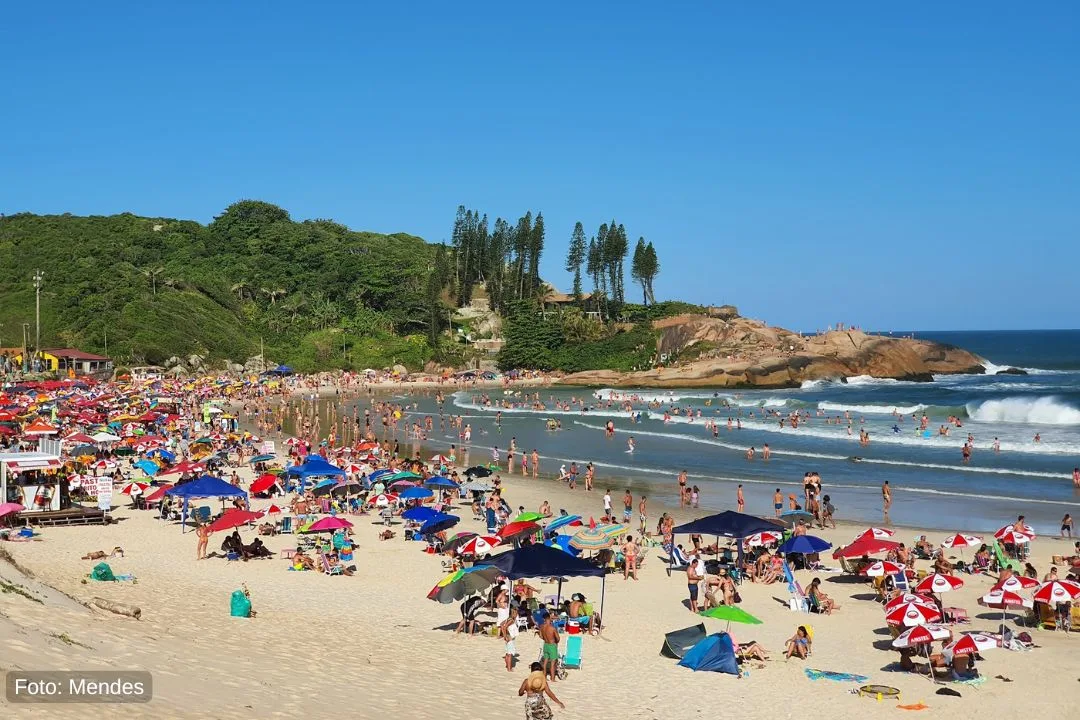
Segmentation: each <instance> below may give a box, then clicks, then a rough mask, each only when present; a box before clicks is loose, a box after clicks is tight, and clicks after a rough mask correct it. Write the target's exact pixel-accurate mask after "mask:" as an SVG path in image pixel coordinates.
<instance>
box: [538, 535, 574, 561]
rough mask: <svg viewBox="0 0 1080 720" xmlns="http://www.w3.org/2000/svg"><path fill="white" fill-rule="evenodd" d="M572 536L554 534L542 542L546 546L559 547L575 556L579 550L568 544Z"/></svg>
mask: <svg viewBox="0 0 1080 720" xmlns="http://www.w3.org/2000/svg"><path fill="white" fill-rule="evenodd" d="M570 540H572V538H571V537H570V536H569V535H556V536H554V537H551V538H548V540H547V542H545V543H544V544H545V545H547V546H548V547H553V548H559V549H560V550H562V551H563V552H565V553H567V554H569V555H573V556H575V557H577V556H578V555H580V554H581V551H580V550H578V549H577V548H575V547H573V546H571V545H570Z"/></svg>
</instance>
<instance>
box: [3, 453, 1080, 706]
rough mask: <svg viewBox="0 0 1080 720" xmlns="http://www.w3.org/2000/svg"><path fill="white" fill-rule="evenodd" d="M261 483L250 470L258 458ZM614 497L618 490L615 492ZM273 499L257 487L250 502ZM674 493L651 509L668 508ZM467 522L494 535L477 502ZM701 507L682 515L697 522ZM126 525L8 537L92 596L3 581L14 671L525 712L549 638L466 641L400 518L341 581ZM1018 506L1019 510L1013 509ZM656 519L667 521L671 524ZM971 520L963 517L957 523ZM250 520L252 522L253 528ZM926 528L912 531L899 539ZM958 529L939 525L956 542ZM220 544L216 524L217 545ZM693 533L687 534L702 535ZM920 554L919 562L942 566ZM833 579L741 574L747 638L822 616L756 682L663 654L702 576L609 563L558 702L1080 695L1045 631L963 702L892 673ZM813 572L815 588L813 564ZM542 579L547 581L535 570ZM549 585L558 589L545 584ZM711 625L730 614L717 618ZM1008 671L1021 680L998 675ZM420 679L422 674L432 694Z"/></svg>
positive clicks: (509, 491) (524, 493) (921, 680)
mask: <svg viewBox="0 0 1080 720" xmlns="http://www.w3.org/2000/svg"><path fill="white" fill-rule="evenodd" d="M242 472H243V473H244V476H245V479H250V477H251V474H250V472H249V471H247V470H246V469H245V470H243V471H242ZM505 488H506V490H505V495H506V497H507V499H508V501H509V502H510V504H511V505H512V506H513V507H515V508H516V507H517V506H519V505H523V506H525V507H526V508H527V509H530V510H533V509H536V508H537V507H538V506H539V504H540V503H541V502H542V501H543V500H545V499H547V500H549V501H550V502H551V503H552V505H553V507H555V508H560V507H564V508H566V509H567V510H569V511H571V512H575V513H579V514H583V515H585V516H586V517H587V516H588V515H590V514H594V515H596V516H599V515H600V514H601V512H602V495H603V487H598V488H597V490H596V491H594V492H592V493H586V492H584V491H583V490H581V489H578V490H575V491H570V490H568V489H567V488H566V487H565V486H564V485H563V484H561V483H557V482H553V481H551V480H536V481H533V480H523V479H521V478H520V477H515V478H511V479H508V480H506V481H505ZM612 495H613V499H614V501H615V505H616V506H618V505H619V503H620V501H621V489H620V488H612ZM267 504H269V503H268V502H267V501H255V502H254V503H253V506H254V507H255V508H256V509H258V508H259V507H262V506H265V505H267ZM659 512H661V508H659V507H655V508H652V509H651V511H650V515H651V516H652V517H653V518H655V517H657V516H658V515H659ZM461 514H462V517H463V520H462V522H461V524H460V525H459V526H458V527H459V529H471V530H482V528H480V527H479V526H478V523H476V522H474V521H473V520H472V519H471V513H470V512H468V510H467V509H466V510H465V511H464V512H463V513H461ZM700 514H702V513H700V512H698V511H687V510H684V511H682V512H681V513H680V512H676V515H677V517H678V518H679V519H680V520H682V519H688V518H690V517H696V516H698V515H700ZM116 516H117V518H118V519H119V520H120V522H119V523H117V524H114V525H109V526H106V527H101V526H89V527H75V528H46V529H45V530H44V531H43V532H42V535H41V538H42V539H41V541H40V542H27V543H5V544H4V546H3V549H5V550H7V551H8V552H10V554H11V556H12V558H13V559H14V561H15V562H17V563H18V564H19V565H20V566H22V567H25V568H27V569H28V570H29V571H31V572H32V573H33V574H34V576H35V577H36V578H37V580H39V581H41V582H42V583H45V584H47V585H50V586H53V587H55V588H57V589H58V590H59V591H61V592H62V593H66V594H67V595H70V596H71V597H72V598H74V599H75V600H77V601H79V602H72V601H71V600H69V599H68V598H66V597H64V596H63V595H59V594H57V593H49V596H48V597H43V598H41V599H43V600H44V603H38V602H33V601H31V600H29V599H27V598H25V597H23V596H21V595H19V594H17V593H10V592H8V593H5V594H4V595H2V596H0V602H2V605H0V608H2V610H3V617H0V632H2V634H3V636H4V647H5V649H6V652H5V653H4V656H3V657H4V663H3V664H4V666H5V668H6V669H10V668H21V669H74V668H80V669H93V668H139V669H147V670H150V671H151V672H153V674H154V700H153V702H152V704H151V705H150V706H149V707H147V706H141V705H115V706H110V707H109V711H110V712H112V713H116V714H117V715H118V716H122V717H126V716H143V715H144V714H145V713H146V712H147V711H148V710H152V711H153V712H154V713H155V714H157V715H159V716H161V717H192V718H194V717H215V718H261V717H297V716H300V715H301V714H304V715H310V714H311V713H320V714H321V713H331V712H341V710H342V709H343V708H347V713H348V714H349V715H351V716H355V717H377V716H385V715H388V714H393V715H395V716H399V717H409V718H479V717H483V718H510V717H520V716H521V715H522V705H521V701H520V699H519V698H518V697H517V695H516V691H517V687H518V685H519V684H520V683H521V680H522V678H523V677H524V675H525V674H526V673H525V670H526V668H527V664H528V663H529V662H531V661H532V660H534V659H536V657H537V655H538V653H539V649H540V643H539V639H538V638H537V637H536V636H535V635H532V634H522V636H521V637H520V638H519V639H518V648H519V651H520V658H519V662H520V663H521V664H520V665H519V667H518V669H517V670H516V671H515V672H513V673H507V672H506V670H505V668H504V667H503V658H502V644H501V642H500V641H499V640H497V639H496V638H490V637H472V638H467V637H465V636H462V635H457V636H455V635H454V634H453V633H452V629H453V627H454V625H455V624H456V622H457V620H458V618H459V613H458V608H457V606H456V604H453V605H439V604H436V603H433V602H431V601H429V600H427V599H426V598H425V594H426V593H427V591H428V590H429V589H430V588H431V587H432V586H433V585H434V584H435V582H436V581H437V580H438V579H439V578H440V577H442V575H443V572H442V570H441V569H440V564H439V560H440V558H439V557H437V556H432V555H428V554H425V553H424V552H423V551H422V547H423V544H422V543H414V542H406V541H405V540H403V539H402V537H401V533H399V534H398V537H397V538H395V539H394V540H391V541H386V542H380V541H378V540H377V539H376V534H377V529H376V527H375V526H373V525H372V521H373V520H376V519H377V518H376V517H375V516H357V517H355V518H353V519H354V523H355V525H356V527H355V535H356V540H357V542H358V551H357V555H356V564H357V565H358V572H357V573H356V575H355V576H353V577H328V576H324V575H321V574H317V573H310V572H309V573H295V572H289V571H287V566H288V564H287V563H286V561H284V560H280V559H276V558H275V559H270V560H260V561H251V562H246V563H243V562H227V561H226V560H224V559H209V560H204V561H196V560H195V559H194V558H195V546H196V538H195V534H194V533H192V532H190V531H189V532H188V533H181V531H180V528H179V527H178V526H177V525H175V524H167V523H164V522H162V521H160V520H157V519H155V517H154V513H150V512H143V511H132V510H130V509H127V508H120V509H118V510H117V512H116ZM1008 520H1009V518H1002V523H1005V522H1006V521H1008ZM654 523H655V520H651V521H650V524H654ZM863 529H864V527H862V526H854V525H848V524H843V523H842V524H841V525H840V527H838V528H837V529H835V530H826V531H815V532H818V533H819V534H821V535H822V536H823V537H825V538H826V539H828V540H830V541H831V542H833V543H834V544H835V543H839V542H845V541H848V540H850V539H851V538H852V537H853V536H854V535H855V534H857V533H858V532H860V531H861V530H863ZM958 529H962V528H958ZM252 532H253V531H251V530H248V531H245V533H244V536H245V538H249V537H250V536H251V534H252ZM918 533H919V531H918V530H917V529H906V528H905V529H900V530H898V533H897V534H898V537H899V538H901V539H904V538H908V537H914V536H916V535H917V534H918ZM940 534H941V533H936V534H935V533H931V534H930V538H931V540H933V541H935V542H937V541H940V537H937V536H938V535H940ZM221 539H223V535H221V534H218V535H215V536H213V537H212V538H211V545H210V547H211V550H213V549H214V548H215V547H216V546H217V545H218V544H219V543H220V541H221ZM265 540H266V543H267V545H268V546H269V547H270V548H271V549H272V550H273V551H274V552H275V553H277V551H279V550H280V549H282V548H286V547H290V546H291V545H293V544H294V543H295V540H294V538H291V537H290V536H274V537H270V538H265ZM687 540H688V539H687V538H682V539H681V541H684V542H685V541H687ZM114 546H121V547H123V548H124V550H125V552H126V555H125V557H124V558H115V559H112V560H110V561H109V562H110V564H111V565H112V567H113V569H114V571H115V572H117V573H133V574H134V575H135V576H136V577H137V579H138V582H137V583H135V584H132V583H115V584H113V583H105V584H103V583H94V582H84V581H83V580H84V578H85V577H86V574H87V573H88V572H89V571H90V569H91V567H92V566H93V565H94V563H93V562H91V561H85V560H80V559H79V558H80V557H81V556H82V555H83V554H85V553H87V552H89V551H92V550H98V549H101V550H106V551H108V550H110V549H111V548H112V547H114ZM1070 547H1071V544H1067V543H1066V542H1064V541H1060V540H1057V539H1053V538H1045V539H1044V538H1040V539H1039V540H1037V541H1036V542H1035V543H1034V544H1033V547H1032V562H1033V563H1034V564H1035V566H1036V567H1037V568H1038V569H1039V571H1040V573H1044V572H1046V570H1048V568H1049V563H1050V557H1051V555H1054V554H1067V553H1068V549H1069V548H1070ZM925 565H926V563H925V562H922V563H920V565H919V566H925ZM0 574H2V575H3V576H4V577H5V579H6V580H8V581H9V582H12V581H15V582H21V583H23V584H24V585H25V586H26V589H27V592H28V593H29V594H31V595H34V596H36V593H37V592H38V591H39V588H38V586H37V585H36V584H35V583H34V582H33V581H25V580H20V579H19V575H18V573H17V572H16V571H15V570H14V568H12V567H11V566H10V565H8V564H6V563H4V564H0ZM821 575H822V577H823V579H824V582H825V584H826V588H827V592H828V593H829V594H830V595H831V596H832V597H834V598H835V599H837V601H838V602H839V603H840V604H841V605H842V608H841V609H840V610H839V611H837V612H836V613H835V614H833V615H831V616H824V615H813V616H806V615H800V614H796V613H792V612H791V611H789V610H788V607H787V604H786V603H787V598H788V593H787V590H786V588H785V586H784V585H783V584H774V585H768V586H765V585H756V584H753V583H749V582H745V583H743V584H742V585H741V586H740V588H739V590H740V593H741V594H742V596H743V603H742V605H741V607H743V608H744V609H745V610H747V611H749V612H751V613H753V614H754V615H756V616H757V617H759V618H760V619H762V620H763V621H764V624H762V625H760V626H752V627H745V628H744V627H734V628H733V629H732V631H733V632H734V633H736V635H737V637H738V638H739V640H740V641H744V640H750V639H754V640H757V641H758V642H760V643H761V644H763V645H764V646H765V647H766V648H767V649H768V650H770V651H771V652H772V653H773V655H774V658H780V657H781V653H780V651H781V650H782V648H783V641H784V640H785V639H786V638H787V637H789V636H790V635H791V634H792V633H793V631H794V628H795V626H796V625H797V624H799V623H804V622H809V623H811V624H812V625H813V627H814V631H815V636H814V637H815V642H814V646H813V656H812V657H811V659H810V660H809V661H808V662H800V661H794V660H793V661H789V662H785V661H784V660H782V659H773V660H771V661H770V662H768V663H766V665H765V667H764V668H761V669H758V668H751V673H750V674H749V675H748V676H746V677H743V678H741V679H736V678H734V677H731V676H724V675H716V674H713V673H693V672H691V671H689V670H686V669H684V668H680V667H677V666H676V665H675V662H674V661H672V660H669V659H665V658H663V657H661V656H660V655H659V654H658V652H659V649H660V646H661V643H662V640H663V634H664V633H665V632H668V631H671V630H675V629H678V628H682V627H685V626H688V625H693V624H695V623H696V622H698V621H699V618H697V617H695V616H693V615H691V613H690V612H689V611H688V609H687V607H686V606H685V605H684V604H683V603H684V601H685V600H686V583H685V577H684V576H683V575H682V574H681V573H676V574H673V575H672V576H671V577H668V575H667V574H666V573H665V568H664V566H663V563H662V562H660V561H659V558H658V549H656V548H654V549H652V550H651V551H650V557H649V558H648V560H647V561H646V563H645V565H644V567H643V568H642V570H641V573H640V581H639V582H633V581H624V580H623V579H622V577H621V576H615V575H612V576H609V577H608V581H607V598H606V616H607V617H606V622H605V629H604V632H603V634H602V635H601V636H599V637H586V638H585V642H584V652H583V658H584V662H583V664H582V668H581V669H580V670H576V671H571V673H570V676H569V678H568V679H566V680H565V681H562V682H558V683H556V684H555V686H554V689H555V692H556V693H557V694H558V696H559V697H560V699H562V700H563V701H564V702H565V703H566V710H565V711H559V710H557V711H556V715H557V717H565V718H595V717H598V716H601V715H603V716H610V715H612V714H614V715H616V716H619V717H632V718H664V719H667V718H692V717H703V716H706V715H710V714H716V713H719V712H724V711H725V708H730V704H731V703H737V704H738V713H739V715H740V716H742V717H746V718H750V719H751V720H753V719H755V718H775V717H777V716H778V715H779V716H783V717H792V716H796V715H810V716H811V717H814V716H824V715H825V714H826V713H828V714H829V715H831V716H833V717H839V718H854V717H860V716H864V715H866V714H890V713H895V712H899V711H898V710H895V709H894V706H893V704H890V703H887V702H883V703H880V704H879V703H877V702H875V701H874V700H871V699H866V698H860V697H857V696H855V695H851V694H849V693H848V690H849V689H850V688H852V687H855V685H854V684H852V683H837V682H831V681H828V680H818V681H810V680H809V679H807V677H806V676H805V675H804V673H803V668H804V667H814V668H818V669H825V670H833V671H840V672H850V673H860V674H863V675H868V676H870V678H871V682H875V683H881V684H885V685H892V686H895V687H897V688H899V689H900V690H901V692H902V700H903V701H904V702H905V703H916V702H918V701H920V700H921V701H923V702H925V703H926V704H927V705H929V706H930V708H931V709H930V712H932V713H934V714H935V715H939V714H942V713H945V712H948V713H950V714H952V715H953V716H954V717H983V716H985V714H986V712H987V708H988V705H987V703H993V707H994V709H995V710H997V711H999V712H1000V711H1005V712H1009V711H1016V712H1019V711H1024V712H1025V714H1028V713H1036V714H1043V715H1049V716H1056V715H1057V714H1058V712H1061V708H1060V703H1061V702H1062V701H1067V699H1068V698H1070V697H1071V698H1075V697H1077V685H1076V682H1077V679H1076V677H1074V676H1075V671H1074V670H1073V669H1072V668H1073V667H1074V665H1075V653H1076V649H1075V648H1076V645H1075V644H1076V642H1077V639H1076V637H1068V636H1066V634H1065V633H1054V632H1049V631H1036V630H1031V632H1032V634H1033V635H1034V637H1035V640H1036V642H1037V644H1038V645H1040V647H1039V648H1038V649H1036V650H1034V651H1032V652H1027V653H1013V652H1007V651H1004V650H990V651H987V652H986V653H984V656H985V661H984V662H982V663H980V664H979V666H980V672H981V673H982V674H983V675H985V676H987V677H988V678H990V679H988V680H987V682H986V683H985V684H983V685H982V686H981V687H979V688H970V687H961V688H960V689H961V692H962V695H963V697H960V698H957V697H942V696H937V695H935V694H934V691H935V690H936V687H935V686H933V685H931V684H930V682H929V681H928V680H927V679H926V678H925V677H916V676H913V675H908V674H901V673H896V672H884V671H882V668H883V667H884V666H886V665H888V664H890V663H892V662H893V661H894V660H896V659H897V654H896V652H895V651H891V650H888V651H887V650H883V649H878V647H877V646H881V647H885V646H886V644H887V640H888V634H887V630H885V628H886V625H885V623H884V620H883V613H882V610H881V606H880V605H879V604H877V603H876V602H874V601H872V600H868V599H856V598H860V597H867V595H866V593H867V592H868V591H869V588H868V586H867V585H866V584H864V583H854V584H849V583H847V582H834V581H835V580H837V579H839V578H840V576H838V575H829V574H821ZM799 578H800V580H801V581H802V583H803V584H804V585H805V584H808V582H809V580H810V578H811V573H809V572H805V571H804V572H801V573H799ZM963 578H964V581H965V586H964V587H963V588H962V589H961V590H959V591H957V592H954V593H952V594H951V595H950V596H948V597H946V600H947V603H946V604H948V605H956V606H960V607H965V608H967V609H968V611H969V613H970V615H971V617H972V623H971V624H970V625H967V626H960V628H961V629H985V630H991V629H993V628H994V627H996V623H995V619H996V618H997V617H998V613H997V611H991V610H987V609H985V608H981V607H979V606H978V605H977V604H976V598H977V597H978V596H980V595H981V594H983V593H984V592H985V591H986V590H988V589H989V588H990V586H991V585H992V584H993V578H991V577H988V576H967V575H965V576H963ZM242 582H246V583H247V586H248V587H249V588H250V590H251V595H252V600H253V604H254V608H255V609H256V610H257V611H258V617H257V618H256V619H250V620H249V619H236V618H232V617H230V616H229V596H230V593H231V592H232V591H233V590H236V589H238V588H240V585H241V583H242ZM538 582H539V581H533V584H534V585H536V584H537V583H538ZM541 589H542V590H543V592H544V594H547V593H548V592H551V593H554V590H555V586H554V585H546V584H545V585H542V586H541ZM564 592H582V593H584V594H585V595H586V596H587V597H588V598H589V599H590V600H593V601H599V596H600V582H599V581H598V580H597V579H593V578H589V579H581V580H574V581H571V582H570V583H568V584H567V585H566V586H565V587H564ZM95 596H97V597H104V598H108V599H113V600H118V601H122V602H125V603H130V604H134V605H137V606H139V607H141V608H142V620H141V621H135V620H131V619H128V618H124V617H120V616H115V615H112V614H110V613H106V612H102V611H99V610H88V609H87V608H85V607H83V606H82V605H81V604H79V603H81V602H85V601H88V600H90V599H91V598H92V597H95ZM704 622H705V624H706V626H707V627H708V628H709V629H710V631H718V630H722V629H723V624H722V623H720V622H718V621H714V620H708V619H706V620H705V621H704ZM999 674H1000V675H1004V676H1006V677H1008V678H1010V679H1011V680H1012V681H1013V682H1011V683H1006V682H1004V681H1002V680H999V679H995V676H996V675H999ZM421 688H422V689H423V690H422V691H421ZM8 710H9V711H10V712H11V713H12V714H13V715H14V716H20V717H21V716H32V715H39V716H43V717H45V716H47V717H69V716H70V717H83V716H85V712H86V710H85V708H84V707H82V706H76V705H64V706H56V705H53V706H25V705H24V706H11V707H9V708H8Z"/></svg>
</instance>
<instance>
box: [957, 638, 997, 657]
mask: <svg viewBox="0 0 1080 720" xmlns="http://www.w3.org/2000/svg"><path fill="white" fill-rule="evenodd" d="M997 646H998V644H997V640H995V639H994V638H992V637H990V636H989V635H983V634H981V633H971V634H970V635H961V636H960V637H958V638H957V639H956V640H954V641H952V642H951V643H949V644H948V645H946V646H945V652H950V653H952V654H953V655H954V656H955V655H974V654H975V653H979V652H982V651H983V650H989V649H990V648H996V647H997Z"/></svg>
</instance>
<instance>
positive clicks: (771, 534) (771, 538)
mask: <svg viewBox="0 0 1080 720" xmlns="http://www.w3.org/2000/svg"><path fill="white" fill-rule="evenodd" d="M783 539H784V534H783V533H781V532H775V531H773V530H765V531H764V532H759V533H754V534H753V535H750V536H748V537H747V538H746V540H744V542H745V543H746V544H747V545H748V546H749V547H764V546H766V545H772V544H773V543H776V542H780V541H781V540H783Z"/></svg>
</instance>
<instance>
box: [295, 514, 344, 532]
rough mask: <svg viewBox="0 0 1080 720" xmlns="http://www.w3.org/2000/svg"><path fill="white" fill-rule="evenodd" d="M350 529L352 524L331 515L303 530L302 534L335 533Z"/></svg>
mask: <svg viewBox="0 0 1080 720" xmlns="http://www.w3.org/2000/svg"><path fill="white" fill-rule="evenodd" d="M351 527H352V523H351V522H349V521H348V520H346V519H345V518H343V517H338V516H336V515H332V516H330V517H324V518H323V519H322V520H317V521H315V522H313V523H311V524H310V525H308V526H307V527H306V528H305V529H304V532H335V531H337V530H341V529H343V528H351Z"/></svg>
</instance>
